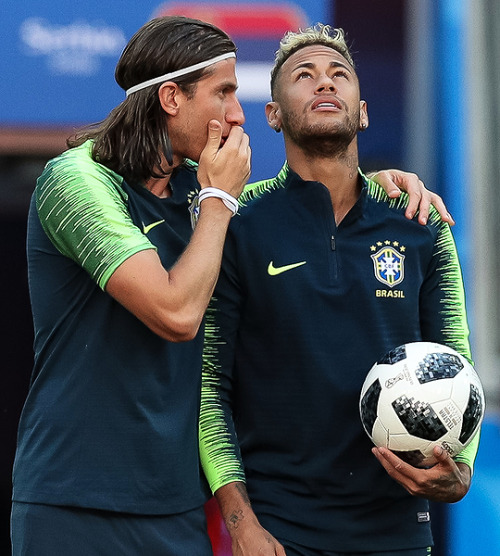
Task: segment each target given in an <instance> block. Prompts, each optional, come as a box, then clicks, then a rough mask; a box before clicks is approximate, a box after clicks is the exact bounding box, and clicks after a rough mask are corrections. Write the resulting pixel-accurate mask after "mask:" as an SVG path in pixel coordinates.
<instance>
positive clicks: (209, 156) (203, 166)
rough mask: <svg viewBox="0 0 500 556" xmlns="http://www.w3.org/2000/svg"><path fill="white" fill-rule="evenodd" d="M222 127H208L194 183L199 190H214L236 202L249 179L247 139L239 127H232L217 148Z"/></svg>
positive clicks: (211, 125)
mask: <svg viewBox="0 0 500 556" xmlns="http://www.w3.org/2000/svg"><path fill="white" fill-rule="evenodd" d="M221 139H222V126H221V124H220V122H218V121H217V120H210V122H209V123H208V137H207V143H206V145H205V148H204V149H203V151H202V153H201V155H200V160H199V164H198V182H199V183H200V185H201V187H202V189H203V188H205V187H216V188H218V189H222V190H224V191H225V192H226V193H229V194H230V195H232V196H233V197H234V198H236V199H237V198H238V197H239V196H240V195H241V192H242V191H243V187H244V186H245V184H246V182H247V181H248V178H249V177H250V169H251V166H250V158H251V149H250V139H249V137H248V135H247V134H246V133H245V132H244V131H243V128H242V127H240V126H233V127H232V128H231V131H230V132H229V135H228V136H227V139H226V141H225V143H224V144H223V145H222V147H221Z"/></svg>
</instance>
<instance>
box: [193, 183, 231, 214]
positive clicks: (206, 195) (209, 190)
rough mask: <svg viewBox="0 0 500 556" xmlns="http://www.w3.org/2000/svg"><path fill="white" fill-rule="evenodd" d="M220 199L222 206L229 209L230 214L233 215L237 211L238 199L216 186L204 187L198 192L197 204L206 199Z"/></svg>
mask: <svg viewBox="0 0 500 556" xmlns="http://www.w3.org/2000/svg"><path fill="white" fill-rule="evenodd" d="M212 198H215V199H220V200H221V201H222V203H223V204H224V206H225V207H226V208H227V209H228V210H230V211H231V213H232V216H235V215H236V214H237V212H238V206H239V205H238V200H237V199H236V198H235V197H233V196H232V195H231V194H229V193H227V191H224V190H223V189H218V188H217V187H205V188H203V189H202V190H201V191H200V192H199V194H198V204H199V205H200V206H201V203H202V202H203V201H205V200H207V199H212Z"/></svg>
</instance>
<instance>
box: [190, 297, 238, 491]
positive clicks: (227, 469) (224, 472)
mask: <svg viewBox="0 0 500 556" xmlns="http://www.w3.org/2000/svg"><path fill="white" fill-rule="evenodd" d="M216 303H217V300H216V299H215V298H212V302H211V305H210V306H209V308H208V310H207V313H206V317H205V345H204V350H203V374H202V377H203V378H202V392H201V413H200V457H201V463H202V466H203V470H204V472H205V476H206V477H207V480H208V483H209V485H210V488H211V490H212V492H215V491H216V490H217V489H218V488H220V487H222V486H224V485H226V484H228V483H231V482H233V481H242V482H244V481H245V474H244V471H243V465H242V462H241V457H240V453H239V448H238V444H237V442H236V435H235V432H234V429H232V430H230V427H231V428H232V426H233V425H232V418H231V416H230V415H229V414H228V410H227V409H226V410H225V408H224V404H223V401H222V398H221V393H220V392H221V380H222V373H221V364H220V347H221V346H224V345H225V343H224V342H223V341H222V339H221V338H220V336H219V334H218V327H217V324H216V308H215V305H216Z"/></svg>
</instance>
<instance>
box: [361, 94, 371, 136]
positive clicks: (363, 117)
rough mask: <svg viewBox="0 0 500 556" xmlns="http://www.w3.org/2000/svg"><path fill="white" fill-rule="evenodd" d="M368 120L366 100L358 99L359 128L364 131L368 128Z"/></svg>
mask: <svg viewBox="0 0 500 556" xmlns="http://www.w3.org/2000/svg"><path fill="white" fill-rule="evenodd" d="M369 124H370V121H369V119H368V104H367V103H366V100H360V101H359V128H360V129H361V131H365V130H366V129H367V128H368V125H369Z"/></svg>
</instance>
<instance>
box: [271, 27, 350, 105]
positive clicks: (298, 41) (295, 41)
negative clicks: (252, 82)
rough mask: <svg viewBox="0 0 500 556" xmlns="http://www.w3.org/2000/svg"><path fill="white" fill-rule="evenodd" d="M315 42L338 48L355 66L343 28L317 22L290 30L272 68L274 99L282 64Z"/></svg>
mask: <svg viewBox="0 0 500 556" xmlns="http://www.w3.org/2000/svg"><path fill="white" fill-rule="evenodd" d="M315 44H320V45H323V46H327V47H329V48H332V49H333V50H336V51H337V52H338V53H339V54H341V55H342V56H343V57H344V58H345V59H346V60H347V61H348V62H349V64H350V65H351V66H352V67H353V69H354V68H355V65H354V60H353V58H352V55H351V52H350V50H349V47H348V46H347V43H346V40H345V33H344V30H343V29H340V28H336V27H331V26H330V25H324V24H323V23H317V24H316V25H314V26H311V27H307V29H304V30H302V29H300V30H299V31H297V32H294V31H289V32H288V33H286V34H285V35H284V37H283V38H282V39H281V41H280V46H279V49H278V50H277V51H276V55H275V57H274V66H273V69H272V70H271V96H272V98H273V99H274V92H275V86H276V79H277V77H278V73H279V70H280V69H281V66H282V65H283V64H284V63H285V62H286V61H287V60H288V58H290V56H291V55H292V54H295V52H297V51H298V50H301V49H302V48H305V47H306V46H312V45H315Z"/></svg>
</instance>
